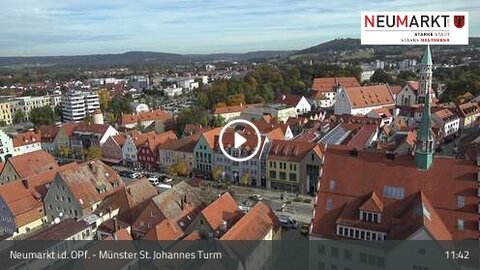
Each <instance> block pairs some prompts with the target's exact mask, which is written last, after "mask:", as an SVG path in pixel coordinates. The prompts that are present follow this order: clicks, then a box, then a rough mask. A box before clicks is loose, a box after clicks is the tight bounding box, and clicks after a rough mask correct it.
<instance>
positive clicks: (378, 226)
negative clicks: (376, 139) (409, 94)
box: [310, 132, 480, 240]
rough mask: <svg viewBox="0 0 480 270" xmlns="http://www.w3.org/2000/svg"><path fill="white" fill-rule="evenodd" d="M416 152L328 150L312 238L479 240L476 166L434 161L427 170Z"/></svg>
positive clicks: (436, 158) (443, 160)
mask: <svg viewBox="0 0 480 270" xmlns="http://www.w3.org/2000/svg"><path fill="white" fill-rule="evenodd" d="M420 133H421V132H420ZM417 137H421V135H418V136H417ZM421 139H422V138H420V140H421ZM417 140H419V139H418V138H417ZM417 147H418V144H417ZM420 151H422V149H418V148H417V149H416V153H415V156H416V157H412V155H397V156H395V155H392V154H387V155H386V154H384V153H381V152H372V151H347V150H344V149H336V148H335V147H333V146H332V147H328V149H327V151H326V153H325V164H324V166H323V174H322V177H321V181H320V182H319V186H318V194H317V195H316V198H315V203H316V204H315V205H316V206H315V211H314V217H313V220H312V227H311V230H310V239H364V240H407V239H418V240H432V239H433V240H466V239H478V219H479V217H480V214H479V213H478V211H477V210H478V209H477V206H478V196H477V190H478V186H477V180H478V179H477V178H478V176H477V173H478V166H477V164H476V163H475V161H465V160H459V159H452V158H446V157H435V158H433V159H432V161H431V162H432V164H431V167H430V168H429V169H427V170H425V169H421V167H419V166H421V165H423V164H422V163H417V164H416V159H418V158H421V156H417V155H418V153H420V154H422V152H420ZM432 153H433V151H432ZM345 168H348V170H346V169H345ZM352 180H353V181H352Z"/></svg>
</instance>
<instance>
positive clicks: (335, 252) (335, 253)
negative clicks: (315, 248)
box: [330, 247, 338, 258]
mask: <svg viewBox="0 0 480 270" xmlns="http://www.w3.org/2000/svg"><path fill="white" fill-rule="evenodd" d="M330 254H331V255H332V257H334V258H337V257H338V248H336V247H332V248H331V249H330Z"/></svg>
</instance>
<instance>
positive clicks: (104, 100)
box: [98, 89, 110, 112]
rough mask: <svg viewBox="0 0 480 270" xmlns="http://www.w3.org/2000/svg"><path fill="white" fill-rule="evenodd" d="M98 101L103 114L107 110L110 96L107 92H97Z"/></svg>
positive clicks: (104, 90)
mask: <svg viewBox="0 0 480 270" xmlns="http://www.w3.org/2000/svg"><path fill="white" fill-rule="evenodd" d="M98 99H99V101H100V109H101V110H102V111H103V112H105V111H106V110H107V109H108V102H109V101H110V94H109V93H108V90H106V89H103V90H101V91H99V92H98Z"/></svg>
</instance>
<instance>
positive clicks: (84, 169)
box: [58, 160, 124, 209]
mask: <svg viewBox="0 0 480 270" xmlns="http://www.w3.org/2000/svg"><path fill="white" fill-rule="evenodd" d="M58 176H59V177H60V178H61V179H62V180H63V182H64V183H65V185H66V186H67V187H68V189H69V190H70V192H71V193H72V195H73V197H74V198H75V199H76V200H77V201H78V202H79V203H80V205H81V207H82V208H83V209H89V208H90V207H91V206H92V205H93V204H94V203H97V202H99V201H101V200H103V199H104V198H105V197H107V196H108V195H110V194H112V193H114V192H116V191H118V190H120V189H121V188H123V186H124V183H123V180H122V178H121V177H120V176H119V175H118V174H117V172H116V171H115V170H113V169H112V168H111V167H110V166H107V165H105V164H104V163H103V162H101V161H99V160H95V161H89V162H85V163H82V164H79V165H77V166H75V167H74V168H71V169H67V170H64V171H61V172H58ZM99 189H105V191H104V192H102V193H100V192H99Z"/></svg>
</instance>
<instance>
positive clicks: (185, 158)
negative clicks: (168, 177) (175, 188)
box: [158, 133, 202, 172]
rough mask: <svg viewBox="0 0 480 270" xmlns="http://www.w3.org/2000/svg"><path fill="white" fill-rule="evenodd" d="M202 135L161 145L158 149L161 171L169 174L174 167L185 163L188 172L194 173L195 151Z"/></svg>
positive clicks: (169, 141)
mask: <svg viewBox="0 0 480 270" xmlns="http://www.w3.org/2000/svg"><path fill="white" fill-rule="evenodd" d="M201 135H202V134H201V133H197V134H194V135H190V136H188V137H184V138H181V139H179V140H168V141H166V142H165V143H164V144H161V145H160V146H159V147H158V155H159V159H158V161H159V162H160V169H161V170H162V171H164V172H169V171H170V168H171V167H172V166H173V165H175V164H177V163H183V164H184V165H185V167H186V169H187V172H192V170H193V168H194V166H195V158H194V154H193V150H194V148H195V145H196V144H197V142H198V140H199V139H200V136H201Z"/></svg>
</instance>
